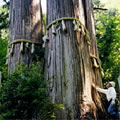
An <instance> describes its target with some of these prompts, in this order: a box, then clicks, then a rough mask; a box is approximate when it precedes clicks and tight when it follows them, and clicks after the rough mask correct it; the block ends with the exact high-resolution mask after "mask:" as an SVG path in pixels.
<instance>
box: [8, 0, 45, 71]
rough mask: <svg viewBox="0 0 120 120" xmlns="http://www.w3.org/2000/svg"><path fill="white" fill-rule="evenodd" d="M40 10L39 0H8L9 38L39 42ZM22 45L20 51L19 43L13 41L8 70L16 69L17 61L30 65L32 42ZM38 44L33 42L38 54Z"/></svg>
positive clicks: (40, 32) (40, 29) (40, 28)
mask: <svg viewBox="0 0 120 120" xmlns="http://www.w3.org/2000/svg"><path fill="white" fill-rule="evenodd" d="M42 28H43V27H42V10H41V0H11V1H10V28H9V29H10V40H9V44H10V43H11V42H13V41H15V40H21V39H23V40H28V41H33V42H40V40H41V38H42V32H43V31H42ZM25 44H26V43H24V45H23V52H20V46H21V43H15V44H14V48H13V54H12V55H10V56H9V59H8V71H9V73H11V72H12V71H14V70H15V69H16V65H17V63H25V64H28V65H30V64H31V63H32V61H33V59H34V57H33V56H35V55H34V53H33V54H31V49H32V44H29V45H28V47H26V46H25ZM38 49H39V50H40V45H38V44H35V52H37V55H38V56H39V55H40V53H39V52H38Z"/></svg>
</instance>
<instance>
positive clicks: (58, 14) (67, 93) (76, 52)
mask: <svg viewBox="0 0 120 120" xmlns="http://www.w3.org/2000/svg"><path fill="white" fill-rule="evenodd" d="M65 17H66V19H65ZM58 18H61V19H62V20H59V21H58V22H57V21H54V20H56V19H58ZM74 18H77V20H75V19H74ZM53 21H54V23H53V24H51V25H50V26H49V24H50V23H51V22H53ZM77 21H79V28H75V27H77V26H76V25H78V24H77ZM80 23H82V25H80ZM47 25H48V27H47V35H48V39H49V40H48V41H47V42H46V56H45V58H46V60H45V62H46V67H45V70H46V71H45V72H46V79H47V80H48V83H49V85H48V87H49V89H48V91H49V94H50V96H51V101H52V102H53V103H56V104H63V105H64V110H58V111H57V113H56V115H57V120H77V119H78V120H79V119H80V118H81V119H87V118H88V119H92V118H95V117H96V118H97V117H98V116H97V115H98V114H97V113H96V112H97V111H98V109H99V110H102V105H101V100H100V96H99V95H98V93H97V92H96V91H95V90H94V89H93V88H92V84H93V83H96V84H98V85H100V86H101V84H102V81H101V73H102V69H101V68H100V62H99V60H98V50H97V45H96V37H95V26H94V19H93V9H92V1H91V0H48V1H47ZM65 27H66V28H65ZM65 29H66V30H65ZM87 30H88V31H87ZM88 34H89V35H88ZM89 37H90V40H91V41H89ZM93 56H94V57H93ZM95 57H96V58H95Z"/></svg>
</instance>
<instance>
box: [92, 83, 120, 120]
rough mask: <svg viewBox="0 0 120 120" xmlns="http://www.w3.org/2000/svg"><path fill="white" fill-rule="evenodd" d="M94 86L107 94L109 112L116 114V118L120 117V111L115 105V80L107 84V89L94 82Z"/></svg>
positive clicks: (112, 114)
mask: <svg viewBox="0 0 120 120" xmlns="http://www.w3.org/2000/svg"><path fill="white" fill-rule="evenodd" d="M93 87H94V88H95V89H96V90H97V91H99V92H101V93H103V94H105V95H106V97H107V100H108V103H109V107H108V109H107V112H108V114H110V115H111V116H116V118H119V119H120V113H119V112H118V111H116V109H117V108H116V106H115V99H116V90H115V82H114V81H110V82H108V83H107V84H106V88H107V89H102V88H99V87H97V86H95V85H94V84H93Z"/></svg>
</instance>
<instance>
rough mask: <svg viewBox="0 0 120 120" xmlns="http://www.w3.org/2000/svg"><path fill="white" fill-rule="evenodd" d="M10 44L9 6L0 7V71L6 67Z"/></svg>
mask: <svg viewBox="0 0 120 120" xmlns="http://www.w3.org/2000/svg"><path fill="white" fill-rule="evenodd" d="M7 44H8V8H7V7H6V6H4V7H0V71H1V70H2V69H3V68H4V67H5V62H6V53H7Z"/></svg>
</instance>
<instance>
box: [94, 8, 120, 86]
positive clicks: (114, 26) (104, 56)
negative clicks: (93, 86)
mask: <svg viewBox="0 0 120 120" xmlns="http://www.w3.org/2000/svg"><path fill="white" fill-rule="evenodd" d="M95 18H96V21H95V24H96V32H97V40H98V48H99V53H100V59H101V61H102V64H103V69H104V72H105V77H104V79H103V82H106V81H109V80H113V81H115V82H116V83H117V78H118V76H119V64H120V62H119V60H120V42H119V40H120V14H119V12H118V11H117V10H116V9H111V10H109V11H99V12H98V13H95ZM117 88H118V86H117Z"/></svg>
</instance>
